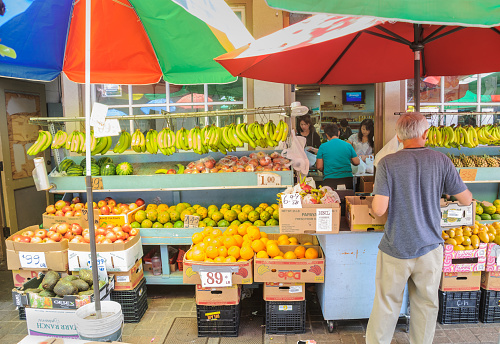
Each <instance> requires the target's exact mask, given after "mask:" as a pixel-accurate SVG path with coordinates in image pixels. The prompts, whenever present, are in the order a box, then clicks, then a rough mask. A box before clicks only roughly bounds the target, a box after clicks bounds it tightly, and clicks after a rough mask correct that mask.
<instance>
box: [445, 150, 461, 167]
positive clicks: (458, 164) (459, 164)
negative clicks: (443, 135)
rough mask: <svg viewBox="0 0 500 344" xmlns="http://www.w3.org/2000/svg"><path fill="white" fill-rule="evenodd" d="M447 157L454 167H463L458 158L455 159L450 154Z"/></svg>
mask: <svg viewBox="0 0 500 344" xmlns="http://www.w3.org/2000/svg"><path fill="white" fill-rule="evenodd" d="M447 155H448V158H450V160H451V162H452V163H453V165H454V166H455V167H464V165H463V164H462V160H460V158H457V157H455V156H454V155H451V154H450V153H448V154H447Z"/></svg>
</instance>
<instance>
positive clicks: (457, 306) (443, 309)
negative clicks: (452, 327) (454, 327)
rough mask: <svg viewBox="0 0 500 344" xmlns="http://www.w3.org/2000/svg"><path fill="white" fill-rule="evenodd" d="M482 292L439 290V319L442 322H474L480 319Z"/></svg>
mask: <svg viewBox="0 0 500 344" xmlns="http://www.w3.org/2000/svg"><path fill="white" fill-rule="evenodd" d="M480 299H481V292H480V291H479V290H477V291H457V292H443V291H439V313H438V321H439V322H440V323H441V324H474V323H477V322H478V321H479V303H480Z"/></svg>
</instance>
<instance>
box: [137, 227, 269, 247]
mask: <svg viewBox="0 0 500 344" xmlns="http://www.w3.org/2000/svg"><path fill="white" fill-rule="evenodd" d="M215 228H220V227H215ZM260 229H261V230H262V231H263V232H266V233H268V234H274V233H279V226H266V227H260ZM202 230H203V228H141V240H142V244H143V245H191V244H192V243H193V241H192V240H191V237H192V236H193V234H194V233H196V232H200V231H202Z"/></svg>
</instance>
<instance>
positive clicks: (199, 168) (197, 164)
mask: <svg viewBox="0 0 500 344" xmlns="http://www.w3.org/2000/svg"><path fill="white" fill-rule="evenodd" d="M195 167H196V169H197V170H198V171H200V172H201V170H203V169H204V168H205V165H204V164H203V163H202V162H198V163H196V165H195Z"/></svg>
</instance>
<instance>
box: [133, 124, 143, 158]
mask: <svg viewBox="0 0 500 344" xmlns="http://www.w3.org/2000/svg"><path fill="white" fill-rule="evenodd" d="M131 147H132V149H133V150H134V152H136V153H143V152H145V151H146V138H145V137H144V134H143V133H142V131H141V130H140V129H136V131H135V132H134V134H133V135H132V142H131Z"/></svg>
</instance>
